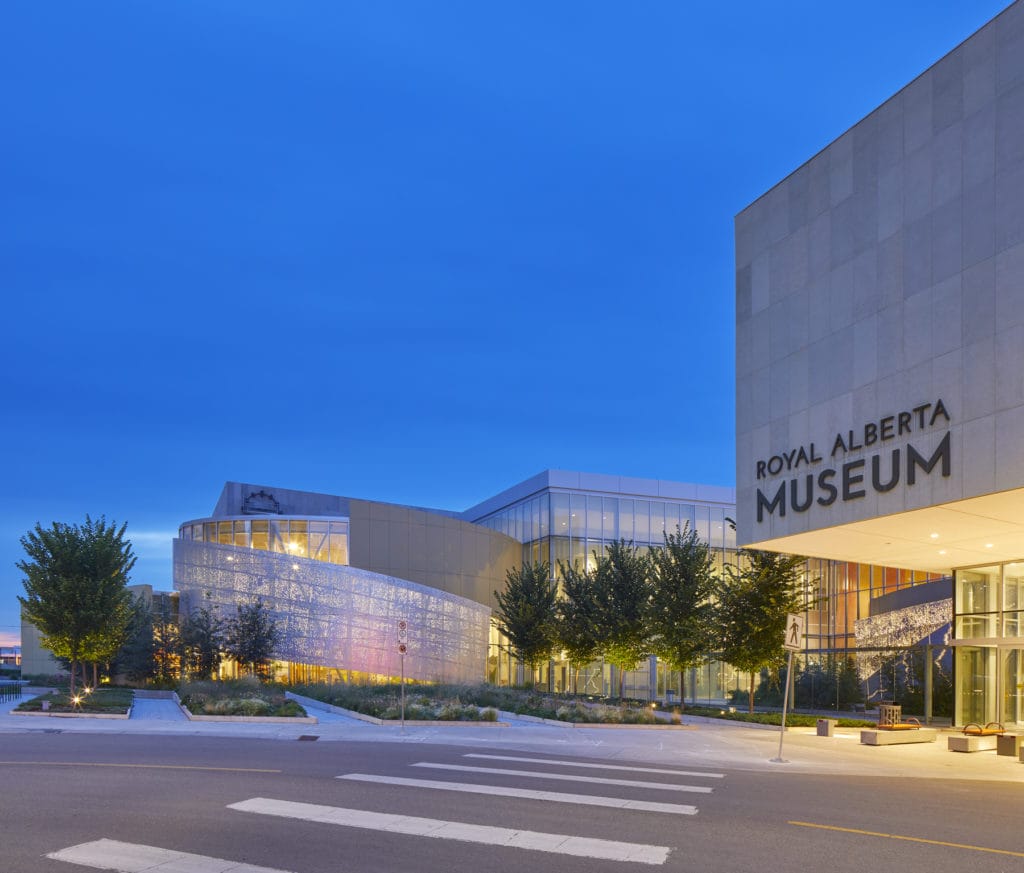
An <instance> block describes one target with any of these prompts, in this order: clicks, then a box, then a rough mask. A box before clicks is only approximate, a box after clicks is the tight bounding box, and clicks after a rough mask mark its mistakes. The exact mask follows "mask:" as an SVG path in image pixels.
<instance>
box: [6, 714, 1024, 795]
mask: <svg viewBox="0 0 1024 873" xmlns="http://www.w3.org/2000/svg"><path fill="white" fill-rule="evenodd" d="M26 696H31V695H26ZM18 702H19V701H10V702H5V703H2V704H0V734H4V735H6V736H5V739H4V742H6V743H10V742H11V741H12V737H11V735H13V734H25V733H34V732H40V731H43V732H46V731H49V732H61V733H71V732H75V733H108V734H109V733H114V734H147V735H191V736H205V737H226V738H227V737H234V738H248V739H274V740H297V739H298V738H299V737H300V736H307V737H308V736H315V737H317V738H318V740H320V741H334V742H394V743H437V744H444V745H454V746H462V747H465V748H472V749H487V748H501V749H513V750H519V751H524V752H532V753H534V754H544V755H554V756H560V757H573V756H576V757H587V758H604V759H622V760H624V761H637V762H645V763H657V764H660V765H667V766H678V767H699V768H702V769H709V768H716V767H720V768H729V769H741V770H756V771H770V772H774V773H779V774H785V773H815V774H820V775H847V776H891V777H894V778H898V779H971V780H987V781H999V782H1017V781H1020V780H1022V779H1024V764H1021V763H1020V762H1019V761H1018V760H1017V759H1016V758H1011V757H1001V756H997V755H996V754H995V752H977V753H973V754H962V753H957V752H950V751H947V748H946V737H947V736H948V735H949V734H947V733H942V732H940V734H939V738H938V740H937V741H936V742H934V743H921V744H915V745H903V746H882V747H875V746H863V745H861V744H860V730H859V729H853V728H847V729H842V728H840V729H837V731H836V734H835V736H833V737H819V736H816V734H815V732H814V730H813V729H812V728H790V729H789V730H788V731H787V732H786V735H785V737H784V741H783V756H784V757H785V758H786V760H787V761H788V763H785V764H778V763H772V761H771V759H772V758H775V757H776V756H777V754H778V750H779V732H778V730H777V729H766V728H764V727H756V728H755V727H748V726H745V725H743V724H742V723H738V722H728V721H718V720H715V719H699V718H693V717H684V721H685V722H686V724H685V726H684V728H683V729H680V730H677V731H670V730H653V731H651V730H644V729H642V728H606V727H602V728H575V729H571V730H570V729H566V728H561V727H554V726H550V725H544V724H536V723H534V722H526V721H514V722H512V723H511V724H510V726H509V727H486V728H484V727H476V726H465V727H463V726H452V727H442V726H420V725H417V726H408V727H406V728H405V730H404V731H403V730H402V729H401V728H400V727H398V726H392V725H387V726H376V725H371V724H367V723H365V722H361V721H358V720H356V719H352V718H348V717H346V716H344V715H337V714H333V713H327V712H320V711H317V712H316V713H315V715H316V716H317V718H318V719H319V720H320V723H319V724H316V725H310V724H297V725H290V724H259V723H255V724H254V723H247V724H230V723H224V722H192V721H188V720H187V719H186V718H185V717H184V716H183V715H182V714H181V713H180V712H179V711H177V707H176V706H174V704H173V702H172V701H169V700H153V699H144V698H136V704H135V707H134V709H133V712H132V717H131V718H130V719H127V720H101V719H89V718H58V717H44V716H19V715H12V714H11V710H12V709H13V708H14V707H15V706H17V704H18Z"/></svg>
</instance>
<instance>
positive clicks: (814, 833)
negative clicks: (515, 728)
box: [0, 733, 1024, 873]
mask: <svg viewBox="0 0 1024 873" xmlns="http://www.w3.org/2000/svg"><path fill="white" fill-rule="evenodd" d="M467 755H473V756H480V755H487V756H498V757H467ZM515 759H530V760H515ZM571 761H572V762H573V763H572V764H570V763H569V762H568V759H566V758H564V757H559V755H558V752H557V750H551V751H550V752H524V751H522V750H518V751H516V750H503V749H501V748H497V747H495V746H488V747H481V746H480V744H479V743H475V744H473V745H472V747H470V746H468V745H467V746H465V747H463V746H456V745H426V744H395V743H375V742H358V743H348V742H329V743H328V742H301V741H298V742H297V741H291V742H285V741H279V740H277V741H274V740H245V739H225V738H205V737H176V736H165V737H153V736H132V735H93V734H76V733H46V734H43V733H25V734H8V735H5V736H4V737H3V742H2V746H0V786H2V794H0V797H2V800H0V810H2V813H0V822H2V829H3V839H2V840H0V870H2V871H4V873H20V871H53V873H61V871H64V873H71V871H75V870H82V869H87V868H85V867H81V866H79V865H78V864H75V863H72V862H71V861H66V860H56V859H52V858H49V857H47V856H48V855H50V854H52V853H55V852H59V851H61V850H64V849H67V848H69V847H73V846H77V845H81V844H89V843H92V842H94V841H97V840H114V841H119V842H122V843H129V844H133V845H135V846H148V847H159V848H161V849H171V850H176V851H179V852H187V853H191V854H194V855H201V856H206V857H208V858H215V859H223V860H224V861H225V862H235V863H241V862H245V863H248V864H253V865H261V866H264V867H269V868H273V869H275V870H284V871H294V873H328V871H329V873H339V871H345V873H360V871H374V873H410V871H416V873H419V871H443V873H451V871H454V870H458V871H463V870H467V871H474V870H478V871H488V873H501V871H522V870H524V869H528V870H530V871H557V873H577V871H578V873H602V871H612V870H616V871H618V870H623V869H627V870H628V869H633V870H645V869H662V870H668V871H691V870H693V871H697V870H699V871H703V873H718V871H721V873H741V871H768V873H771V871H789V870H808V869H810V870H814V869H819V868H820V869H825V870H828V871H833V873H845V871H850V873H864V871H890V870H891V871H932V873H942V871H956V873H963V871H971V873H989V871H1004V870H1014V871H1018V870H1024V837H1022V836H1021V830H1020V825H1019V821H1020V810H1021V803H1022V799H1024V790H1022V787H1021V786H1020V785H1019V784H1017V783H1012V782H1010V783H1007V782H1000V783H992V782H978V781H971V782H967V781H958V780H954V779H943V780H928V779H892V778H885V777H870V778H868V777H851V776H843V777H834V776H833V777H824V776H814V775H806V774H796V773H787V772H786V771H785V770H783V769H780V770H778V771H771V772H763V771H761V772H754V771H745V770H738V769H737V770H733V769H729V768H711V767H708V768H707V769H705V768H703V767H689V768H683V767H681V766H680V765H678V764H668V765H665V766H664V767H663V768H662V769H665V770H669V771H672V772H668V773H655V772H650V771H651V770H653V769H659V765H658V764H657V763H656V762H652V761H644V762H642V763H636V764H633V763H631V762H629V761H624V760H621V759H615V760H609V759H608V758H603V759H587V758H573V759H571ZM555 762H563V763H555ZM417 764H428V765H432V766H429V767H424V766H414V765H417ZM586 764H592V765H594V766H592V767H587V766H580V765H586ZM437 765H442V767H441V768H438V767H437ZM451 767H456V768H488V769H490V770H504V771H514V772H513V773H507V772H505V773H494V772H482V771H481V770H479V769H447V768H451ZM613 768H618V769H613ZM528 772H529V773H535V774H538V775H535V776H528V775H525V774H526V773H528ZM351 774H359V775H360V779H361V780H362V779H380V778H382V777H383V778H388V779H401V780H419V781H420V782H422V781H423V780H427V781H430V782H431V783H437V782H443V783H447V784H449V785H451V784H461V785H464V786H477V787H480V788H478V790H483V791H486V792H491V793H482V794H481V793H469V791H468V790H459V791H456V790H451V789H450V788H448V789H442V788H438V787H427V786H425V785H423V784H416V785H410V784H394V783H387V782H376V781H357V780H354V779H341V778H338V777H339V776H345V775H351ZM554 776H562V777H573V778H569V779H564V778H563V779H555V778H552V777H554ZM579 777H585V778H587V779H598V780H617V781H618V782H619V784H614V783H609V782H600V781H598V782H594V781H576V780H577V779H578V778H579ZM623 780H625V781H626V782H630V783H639V784H621V783H622V781H623ZM657 786H674V787H671V788H669V789H666V788H659V787H657ZM678 786H683V787H685V788H686V789H687V790H678ZM508 789H517V790H521V791H534V792H535V791H542V792H550V793H558V794H561V795H570V797H568V798H563V800H561V801H556V800H554V799H551V798H549V799H536V798H532V797H520V796H508V795H507V794H503V793H501V792H504V791H506V790H508ZM692 789H696V790H692ZM708 789H710V790H708ZM493 792H498V793H493ZM594 797H603V798H613V800H611V801H606V802H611V803H619V802H621V801H622V800H623V799H625V800H629V801H632V802H634V803H637V804H668V805H669V806H667V807H655V808H653V809H651V808H629V807H627V808H622V807H618V806H593V805H589V804H588V802H587V801H588V799H590V800H592V799H593V798H594ZM256 798H264V799H266V800H265V801H258V802H257V801H254V799H256ZM246 801H250V803H249V805H248V806H247V807H246V806H245V804H244V802H246ZM281 801H284V802H287V803H286V804H282V803H280V802H281ZM272 802H273V803H272ZM239 803H243V808H242V809H239V808H231V805H233V804H239ZM309 805H316V807H319V811H317V810H313V812H314V814H318V815H321V816H322V815H323V814H324V810H323V807H329V808H334V809H337V808H340V809H344V810H350V811H352V812H348V813H338V814H333V815H334V818H335V820H336V821H345V822H347V824H338V823H336V822H335V821H330V822H327V821H310V820H307V819H305V818H286V817H282V816H281V814H280V813H281V812H282V810H283V811H285V812H287V813H288V814H290V815H301V816H306V815H307V814H308V813H309V812H310V807H309ZM687 809H692V810H693V812H692V814H691V813H689V812H686V811H685V810H687ZM367 813H379V814H389V815H390V816H391V817H390V818H388V817H387V816H380V815H378V816H376V817H374V816H367V815H366V814H367ZM394 816H412V817H418V818H420V819H430V820H432V822H430V823H426V824H425V823H422V822H419V823H416V822H412V823H410V822H409V821H408V820H406V819H396V818H394ZM382 821H385V822H386V823H389V825H390V826H392V827H398V828H399V829H405V830H406V831H408V830H410V829H412V830H413V831H416V830H417V829H419V830H428V831H429V830H434V831H435V832H436V833H438V834H440V836H436V837H429V836H424V835H423V834H422V833H408V832H401V833H396V832H386V831H381V830H377V829H374V828H376V827H378V826H379V825H380V823H381V822H382ZM442 822H456V823H462V824H469V825H479V826H485V827H484V828H468V829H467V828H462V829H458V828H453V826H442V825H441V824H440V823H442ZM355 823H358V824H360V826H358V827H357V826H352V825H353V824H355ZM495 828H499V829H513V830H515V831H517V832H521V831H530V832H537V833H540V834H548V835H551V834H555V835H561V836H562V837H570V838H589V840H591V842H586V843H581V842H580V841H579V840H571V839H570V840H569V841H568V842H565V841H564V840H562V839H560V838H554V837H548V838H536V839H534V838H533V837H531V836H530V835H527V836H526V837H521V838H519V839H522V840H524V841H526V842H527V843H529V844H531V845H534V844H543V845H544V846H546V847H547V849H548V850H545V851H541V850H538V849H532V848H512V847H509V846H507V845H500V844H499V845H495V844H492V842H491V841H494V840H497V841H498V842H499V843H500V842H504V841H507V840H508V839H509V833H508V832H507V831H496V830H493V829H495ZM467 834H469V838H471V839H474V840H484V842H467V841H465V840H466V838H467ZM893 836H896V837H899V839H893ZM594 841H596V842H594ZM612 843H614V844H619V843H627V844H630V846H633V847H635V848H634V849H631V848H629V847H628V846H627V847H625V848H624V849H623V848H622V847H616V845H611V844H612ZM110 846H111V844H103V845H101V846H100V847H98V850H97V851H98V853H99V856H100V857H101V858H102V857H110V858H112V857H113V856H114V855H113V853H114V851H115V849H114V848H110ZM558 846H561V847H562V848H561V849H558V848H557V847H558ZM646 847H655V849H657V851H655V852H654V853H653V854H651V853H650V852H648V851H647V848H646ZM659 847H660V848H659ZM115 848H116V847H115ZM550 849H556V850H554V851H552V850H550ZM580 849H582V851H584V852H594V851H597V852H609V851H610V852H612V853H614V852H615V851H624V852H626V853H630V852H634V851H635V852H636V853H637V854H636V855H635V857H642V858H644V859H646V861H647V862H650V863H641V862H640V861H636V860H633V861H630V860H616V859H614V857H613V858H612V859H607V858H605V859H599V858H594V857H586V856H582V857H581V856H577V855H570V854H564V850H580ZM665 849H667V850H668V851H667V855H666V854H665V852H664V850H665ZM658 851H660V852H661V856H660V857H661V858H662V859H663V863H659V862H658V858H659V855H658ZM76 857H77V856H76ZM140 863H141V862H140ZM114 869H117V868H114ZM125 869H127V868H125ZM131 869H136V868H135V867H132V868H131ZM171 869H174V870H175V873H184V871H202V873H208V871H217V870H220V871H224V870H226V869H230V867H229V865H227V864H220V865H217V864H216V863H214V862H207V861H202V862H201V861H196V860H195V859H189V858H183V859H179V860H178V866H176V867H173V868H171Z"/></svg>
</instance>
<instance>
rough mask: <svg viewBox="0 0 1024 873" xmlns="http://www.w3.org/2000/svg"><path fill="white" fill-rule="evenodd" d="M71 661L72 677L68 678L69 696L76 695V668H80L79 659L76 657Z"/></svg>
mask: <svg viewBox="0 0 1024 873" xmlns="http://www.w3.org/2000/svg"><path fill="white" fill-rule="evenodd" d="M69 660H70V661H71V677H70V679H69V680H68V697H74V696H75V670H77V669H78V661H76V660H75V659H74V658H70V659H69Z"/></svg>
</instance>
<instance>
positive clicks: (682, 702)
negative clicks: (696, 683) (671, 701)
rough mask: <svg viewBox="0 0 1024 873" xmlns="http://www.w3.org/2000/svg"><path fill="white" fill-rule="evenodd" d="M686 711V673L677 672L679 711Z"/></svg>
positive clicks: (682, 671) (683, 671)
mask: <svg viewBox="0 0 1024 873" xmlns="http://www.w3.org/2000/svg"><path fill="white" fill-rule="evenodd" d="M684 709H686V671H685V670H680V671H679V710H680V712H682V710H684Z"/></svg>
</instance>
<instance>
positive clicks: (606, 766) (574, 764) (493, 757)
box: [462, 752, 725, 779]
mask: <svg viewBox="0 0 1024 873" xmlns="http://www.w3.org/2000/svg"><path fill="white" fill-rule="evenodd" d="M462 757H463V758H483V759H486V760H488V761H519V762H521V763H523V764H552V765H554V766H557V767H586V768H587V769H589V770H625V771H626V772H628V773H661V774H664V775H666V776H696V777H697V778H699V779H724V778H725V774H724V773H698V772H696V771H694V770H668V769H663V768H660V767H626V766H623V765H622V764H591V763H589V762H587V761H556V760H552V759H551V758H520V757H518V756H516V755H484V754H482V753H476V752H469V753H467V754H465V755H463V756H462Z"/></svg>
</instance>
